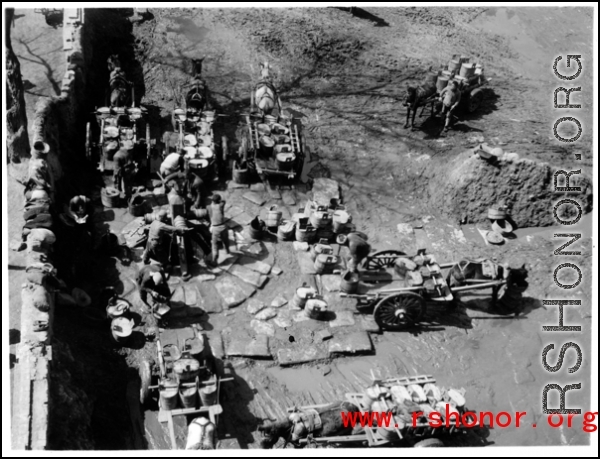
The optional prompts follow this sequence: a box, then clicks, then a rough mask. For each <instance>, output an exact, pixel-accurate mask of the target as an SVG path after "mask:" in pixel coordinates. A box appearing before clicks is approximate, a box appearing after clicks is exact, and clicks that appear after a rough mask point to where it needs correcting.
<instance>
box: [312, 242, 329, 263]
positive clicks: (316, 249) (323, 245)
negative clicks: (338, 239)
mask: <svg viewBox="0 0 600 459" xmlns="http://www.w3.org/2000/svg"><path fill="white" fill-rule="evenodd" d="M319 255H333V247H331V246H330V245H329V243H328V241H327V239H321V240H319V242H318V243H317V244H315V245H313V246H312V247H311V249H310V257H311V258H312V260H313V261H315V260H316V259H317V257H318V256H319Z"/></svg>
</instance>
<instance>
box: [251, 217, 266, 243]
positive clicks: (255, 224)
mask: <svg viewBox="0 0 600 459" xmlns="http://www.w3.org/2000/svg"><path fill="white" fill-rule="evenodd" d="M264 228H265V222H263V221H262V220H260V219H259V218H258V217H254V218H253V219H252V221H251V222H250V224H249V225H248V234H249V235H250V237H251V238H252V239H260V238H261V237H262V233H263V230H264Z"/></svg>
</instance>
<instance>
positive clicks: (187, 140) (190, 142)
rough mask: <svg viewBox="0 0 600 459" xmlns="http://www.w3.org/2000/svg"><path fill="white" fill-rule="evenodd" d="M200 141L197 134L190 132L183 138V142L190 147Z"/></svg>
mask: <svg viewBox="0 0 600 459" xmlns="http://www.w3.org/2000/svg"><path fill="white" fill-rule="evenodd" d="M197 143H198V140H197V139H196V136H195V135H194V134H188V135H186V136H185V137H184V138H183V144H184V145H186V146H190V147H195V146H196V144H197Z"/></svg>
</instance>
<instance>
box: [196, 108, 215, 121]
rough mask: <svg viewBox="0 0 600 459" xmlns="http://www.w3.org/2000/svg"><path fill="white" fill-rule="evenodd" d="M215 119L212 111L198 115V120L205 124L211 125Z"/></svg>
mask: <svg viewBox="0 0 600 459" xmlns="http://www.w3.org/2000/svg"><path fill="white" fill-rule="evenodd" d="M215 117H216V113H215V112H214V111H212V110H207V111H204V112H202V115H200V119H201V120H202V121H204V122H205V123H212V122H214V121H215Z"/></svg>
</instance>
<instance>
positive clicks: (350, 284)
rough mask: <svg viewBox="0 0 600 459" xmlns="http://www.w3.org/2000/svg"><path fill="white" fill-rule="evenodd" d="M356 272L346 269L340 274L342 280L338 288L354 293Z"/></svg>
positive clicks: (356, 285)
mask: <svg viewBox="0 0 600 459" xmlns="http://www.w3.org/2000/svg"><path fill="white" fill-rule="evenodd" d="M358 279H359V277H358V273H353V272H352V271H346V273H344V275H343V276H342V281H341V282H340V289H341V290H342V292H344V293H356V292H357V290H358Z"/></svg>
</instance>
